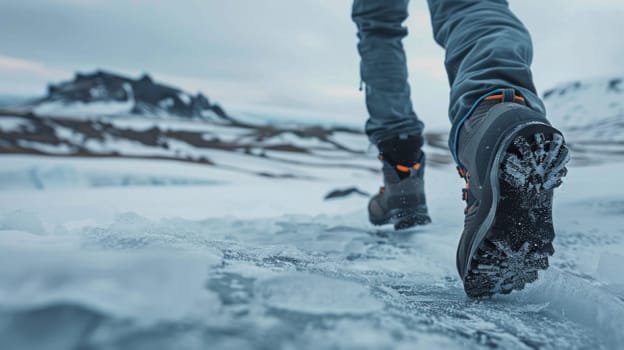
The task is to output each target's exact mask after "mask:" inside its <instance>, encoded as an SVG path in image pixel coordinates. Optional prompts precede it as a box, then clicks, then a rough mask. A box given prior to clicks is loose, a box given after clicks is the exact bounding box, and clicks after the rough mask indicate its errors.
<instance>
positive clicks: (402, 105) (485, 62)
mask: <svg viewBox="0 0 624 350" xmlns="http://www.w3.org/2000/svg"><path fill="white" fill-rule="evenodd" d="M408 3H409V0H354V2H353V12H352V18H353V21H354V22H355V23H356V25H357V28H358V38H359V39H360V41H359V43H358V51H359V53H360V57H361V59H362V60H361V65H360V74H361V79H362V82H363V83H364V84H365V88H366V107H367V109H368V113H369V119H368V121H367V122H366V133H367V134H368V136H369V139H370V141H371V142H372V143H374V144H377V143H379V142H380V141H382V140H385V139H388V138H391V137H394V136H398V135H417V134H420V133H422V130H423V123H422V121H420V119H418V117H417V116H416V113H414V110H413V108H412V102H411V100H410V87H409V84H408V83H407V64H406V57H405V52H404V50H403V44H402V43H401V40H402V39H403V38H404V37H405V36H406V35H407V29H406V28H405V27H404V26H403V25H402V23H403V21H404V20H405V19H406V18H407V7H408ZM429 11H430V13H431V23H432V26H433V33H434V37H435V40H436V42H437V43H438V44H440V45H441V46H442V47H443V48H445V50H446V58H445V65H446V72H447V75H448V80H449V84H450V86H451V93H450V106H449V118H450V119H451V123H452V124H453V126H456V125H457V123H458V122H459V120H461V119H462V118H463V117H464V116H465V115H466V114H467V113H468V112H469V110H470V108H471V107H472V105H473V104H474V103H475V102H476V101H477V100H478V99H479V97H481V96H483V95H486V94H488V93H490V92H491V91H493V90H496V89H499V88H512V89H515V90H516V92H517V93H519V94H520V95H521V96H522V97H524V98H525V100H526V102H527V104H528V105H529V106H530V107H532V108H533V109H535V110H538V111H540V112H542V113H545V111H544V105H543V103H542V101H541V100H540V98H539V97H538V95H537V93H536V91H535V86H534V84H533V78H532V76H531V69H530V65H531V60H532V56H533V48H532V44H531V37H530V36H529V33H528V31H527V29H526V28H525V27H524V25H523V24H522V22H520V20H519V19H518V18H517V17H516V16H514V15H513V14H512V13H511V11H510V9H509V7H508V4H507V1H505V0H429Z"/></svg>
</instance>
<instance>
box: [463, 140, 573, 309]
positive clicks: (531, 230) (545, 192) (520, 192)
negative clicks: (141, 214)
mask: <svg viewBox="0 0 624 350" xmlns="http://www.w3.org/2000/svg"><path fill="white" fill-rule="evenodd" d="M568 161H569V152H568V148H567V147H566V145H565V142H564V140H563V137H562V136H561V135H560V134H558V133H551V134H547V135H545V134H544V133H537V134H534V135H529V136H528V137H525V136H517V137H516V138H515V139H514V140H513V141H512V142H511V144H510V146H509V147H508V148H507V149H506V151H505V154H504V155H503V157H502V162H501V164H500V171H499V198H498V200H497V207H496V214H495V218H494V222H493V224H492V226H491V228H490V230H489V231H488V233H487V235H486V238H485V240H484V241H483V242H482V243H481V245H480V246H479V247H478V249H477V252H476V254H475V256H474V257H473V258H472V261H471V266H470V270H469V271H468V274H467V275H466V277H465V280H464V288H465V290H466V293H467V294H468V295H469V296H470V297H484V296H490V295H493V294H498V293H500V294H509V293H510V292H511V291H512V290H521V289H523V288H524V286H525V285H526V284H527V283H531V282H534V281H535V280H537V276H538V271H539V270H545V269H546V268H548V256H551V255H552V254H553V253H554V248H553V245H552V242H553V239H554V237H555V234H554V228H553V224H552V197H553V189H554V188H555V187H557V186H559V185H561V183H562V178H563V177H564V176H565V175H566V174H567V168H566V163H567V162H568Z"/></svg>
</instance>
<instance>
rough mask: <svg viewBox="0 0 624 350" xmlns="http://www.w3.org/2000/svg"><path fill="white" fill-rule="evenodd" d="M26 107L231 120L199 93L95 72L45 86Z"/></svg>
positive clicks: (47, 111)
mask: <svg viewBox="0 0 624 350" xmlns="http://www.w3.org/2000/svg"><path fill="white" fill-rule="evenodd" d="M26 107H27V108H29V109H32V111H33V112H34V113H36V114H38V115H62V116H72V117H92V116H127V115H140V116H144V117H161V118H163V117H173V118H183V119H201V120H213V121H223V120H232V118H231V117H230V116H228V115H227V114H226V112H225V111H224V110H223V109H222V108H221V107H220V106H219V105H217V104H211V103H210V101H209V100H208V98H207V97H206V96H204V95H202V94H201V93H199V94H197V95H191V94H189V93H187V92H184V91H182V90H180V89H178V88H175V87H171V86H168V85H164V84H160V83H157V82H155V81H154V80H152V78H151V77H150V76H149V75H144V76H142V77H141V78H139V79H132V78H128V77H125V76H122V75H119V74H115V73H110V72H104V71H96V72H94V73H90V74H81V73H77V74H76V76H75V77H74V79H73V80H71V81H66V82H62V83H59V84H51V85H49V86H48V94H47V96H45V97H43V98H40V99H36V100H34V101H31V102H30V103H29V104H27V105H26Z"/></svg>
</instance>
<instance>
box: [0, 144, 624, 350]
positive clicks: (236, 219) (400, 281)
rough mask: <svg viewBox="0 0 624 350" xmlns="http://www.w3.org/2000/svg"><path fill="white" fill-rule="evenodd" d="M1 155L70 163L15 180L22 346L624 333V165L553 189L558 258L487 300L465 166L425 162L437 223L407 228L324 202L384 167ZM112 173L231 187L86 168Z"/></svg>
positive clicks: (370, 185) (16, 334)
mask: <svg viewBox="0 0 624 350" xmlns="http://www.w3.org/2000/svg"><path fill="white" fill-rule="evenodd" d="M221 156H222V157H226V156H225V155H221ZM216 159H219V157H216ZM0 161H1V163H0V164H2V166H1V167H0V170H1V171H0V173H2V174H8V173H13V174H26V173H25V172H22V171H23V170H24V169H27V170H28V169H40V172H41V173H42V174H44V173H45V172H46V171H45V169H49V170H53V169H58V171H57V172H54V171H52V173H53V174H56V175H54V176H56V177H57V179H58V180H55V181H62V180H60V179H62V178H64V177H65V178H67V181H66V183H65V185H64V186H61V187H52V188H47V187H45V188H44V190H33V189H28V188H26V189H24V188H19V187H18V186H17V185H15V184H14V183H13V184H11V183H8V182H7V183H6V186H5V187H4V188H3V190H2V191H0V196H1V197H2V200H1V201H0V339H2V340H3V343H4V344H9V345H8V348H16V349H41V348H46V349H70V348H92V349H110V348H119V349H142V348H150V349H171V348H176V349H177V348H180V349H206V348H215V349H252V348H256V349H280V348H283V349H336V348H338V349H413V348H444V349H466V348H468V349H485V348H504V349H536V348H539V349H561V348H566V349H575V348H576V349H578V348H581V349H582V348H592V349H594V348H595V349H601V348H602V349H617V348H621V347H622V346H623V345H624V339H622V334H623V333H622V332H621V329H622V328H624V301H623V300H624V298H623V297H622V294H621V290H620V289H618V285H619V283H621V279H619V276H620V275H619V273H618V272H619V271H618V266H620V265H621V263H620V262H621V261H622V257H621V251H622V250H623V249H624V231H623V230H624V228H623V225H622V215H623V214H624V201H623V200H622V198H624V197H623V193H621V191H622V190H621V188H620V187H618V184H619V177H618V175H617V174H621V173H622V172H624V165H622V164H603V165H598V166H588V167H583V168H578V167H574V168H571V169H570V173H569V175H568V177H567V178H566V181H565V182H564V185H563V186H562V187H561V189H560V190H558V191H557V192H556V195H555V197H556V198H555V202H556V207H555V212H554V221H555V226H556V227H557V237H556V239H555V242H554V245H555V250H556V253H555V255H554V257H553V258H552V260H551V265H552V266H551V269H550V270H548V271H547V272H546V273H543V274H541V275H540V279H539V280H538V282H537V283H535V284H533V285H531V286H530V287H528V288H527V289H525V290H524V291H521V292H514V293H512V294H511V295H509V296H497V297H494V298H491V299H486V300H482V301H473V300H470V299H468V298H466V296H465V293H464V291H463V288H462V285H461V282H460V281H459V279H458V277H457V273H456V271H455V248H456V244H457V240H458V238H459V235H460V232H461V225H462V223H463V211H462V209H463V208H462V205H463V203H462V202H461V201H459V200H458V199H457V197H458V192H459V189H460V187H461V186H462V183H461V180H460V179H458V178H457V175H456V172H455V171H454V169H453V168H452V167H451V166H447V167H440V168H433V167H432V168H428V170H427V190H428V200H429V206H430V214H431V216H432V219H433V224H431V225H430V226H428V227H425V228H418V229H413V230H407V231H403V232H395V231H393V230H391V229H386V228H375V227H371V226H369V225H368V223H367V218H366V212H365V210H364V208H365V206H366V201H367V199H366V198H363V197H356V196H352V197H349V198H345V199H340V200H335V201H323V198H322V197H323V196H324V194H325V193H327V192H328V190H330V189H333V188H337V187H343V186H345V185H347V184H348V185H350V186H357V187H359V188H363V189H374V188H376V187H377V186H378V185H379V181H380V179H379V175H378V174H373V173H368V174H367V173H365V172H362V173H361V174H360V175H359V176H358V177H350V176H345V174H344V172H342V173H341V172H340V171H339V170H335V174H334V176H333V177H329V176H326V177H324V178H323V179H322V180H320V179H319V180H314V181H311V180H294V179H279V180H275V179H267V178H258V177H257V176H252V175H245V174H240V173H235V172H228V171H226V170H223V169H221V170H219V169H215V168H213V167H206V166H200V165H196V164H184V163H178V162H166V161H156V160H151V161H138V160H137V161H133V160H120V159H99V160H95V159H71V158H56V159H51V158H43V157H27V156H10V157H9V156H3V157H2V159H1V160H0ZM254 166H256V165H254ZM68 169H70V170H68ZM98 173H101V174H102V176H107V175H111V176H112V177H114V176H115V174H133V176H136V174H152V176H158V177H172V178H196V179H207V180H214V181H217V182H219V185H218V186H217V185H208V186H205V185H196V186H177V187H162V186H150V185H146V186H141V187H107V188H105V187H90V186H84V183H80V181H83V180H79V179H84V177H83V176H84V174H98ZM595 174H602V177H601V181H596V177H595ZM19 176H21V175H19ZM19 176H16V177H13V178H14V179H15V178H17V177H19ZM24 176H25V175H24ZM54 176H52V177H54ZM43 178H45V176H43ZM87 178H88V177H87ZM3 179H6V177H5V178H3ZM5 181H8V180H5ZM11 181H13V180H11ZM15 181H17V180H15ZM72 182H74V183H76V186H73V187H72V186H70V184H71V183H72ZM16 183H17V182H16ZM33 334H37V336H33Z"/></svg>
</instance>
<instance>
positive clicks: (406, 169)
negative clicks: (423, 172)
mask: <svg viewBox="0 0 624 350" xmlns="http://www.w3.org/2000/svg"><path fill="white" fill-rule="evenodd" d="M420 166H421V165H420V163H416V164H414V165H412V167H411V168H410V167H408V166H405V165H400V164H399V165H397V166H396V170H398V171H400V172H402V173H409V171H410V169H414V170H416V171H418V170H420Z"/></svg>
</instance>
